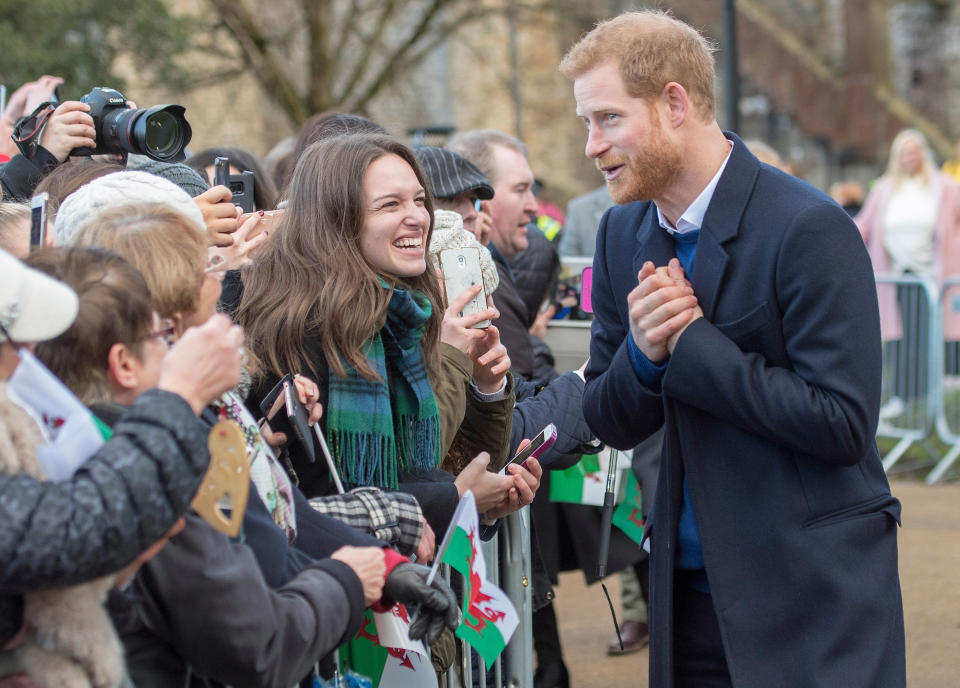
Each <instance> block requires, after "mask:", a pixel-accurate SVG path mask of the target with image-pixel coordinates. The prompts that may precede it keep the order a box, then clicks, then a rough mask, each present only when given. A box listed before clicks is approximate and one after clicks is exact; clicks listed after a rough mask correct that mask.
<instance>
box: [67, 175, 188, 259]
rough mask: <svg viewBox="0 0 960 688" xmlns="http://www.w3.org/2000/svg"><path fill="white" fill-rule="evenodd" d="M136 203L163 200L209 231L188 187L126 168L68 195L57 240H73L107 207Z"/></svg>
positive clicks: (160, 201)
mask: <svg viewBox="0 0 960 688" xmlns="http://www.w3.org/2000/svg"><path fill="white" fill-rule="evenodd" d="M132 203H163V204H164V205H166V206H168V207H170V208H172V209H173V210H176V211H177V212H179V213H180V214H182V215H184V216H185V217H187V218H188V219H189V220H191V221H192V222H194V223H195V224H196V225H197V227H199V228H200V231H201V232H204V233H205V232H206V225H205V224H204V222H203V213H201V212H200V208H199V207H198V206H197V204H196V203H194V202H193V199H192V198H190V195H189V194H188V193H187V192H186V191H184V190H183V189H181V188H180V187H179V186H177V185H176V184H174V183H173V182H171V181H168V180H166V179H164V178H163V177H158V176H156V175H153V174H149V173H147V172H137V171H134V170H124V171H123V172H113V173H111V174H108V175H105V176H103V177H100V178H99V179H94V180H93V181H92V182H89V183H88V184H84V185H83V186H81V187H80V188H79V189H77V190H76V191H74V192H73V193H72V194H70V195H69V196H67V197H66V198H65V199H64V201H63V203H61V204H60V209H59V210H58V211H57V219H56V221H55V222H54V224H53V228H54V231H56V233H57V244H59V245H60V246H66V245H68V244H70V243H71V242H72V240H73V237H74V236H75V235H76V233H77V231H79V230H80V228H81V227H84V226H85V225H87V224H88V223H89V222H90V221H92V220H94V219H95V218H96V217H97V216H98V215H100V214H101V213H102V212H104V211H105V210H109V209H111V208H117V207H120V206H124V205H130V204H132Z"/></svg>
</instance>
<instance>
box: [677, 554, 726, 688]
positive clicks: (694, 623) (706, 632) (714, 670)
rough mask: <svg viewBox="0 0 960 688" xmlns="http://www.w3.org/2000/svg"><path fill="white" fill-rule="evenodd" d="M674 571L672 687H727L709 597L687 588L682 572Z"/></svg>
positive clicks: (721, 648) (715, 620)
mask: <svg viewBox="0 0 960 688" xmlns="http://www.w3.org/2000/svg"><path fill="white" fill-rule="evenodd" d="M676 573H677V584H676V586H675V588H674V617H673V618H674V637H673V648H674V657H673V666H674V684H675V686H676V688H731V687H732V685H733V684H732V683H731V682H730V671H729V669H728V668H727V658H726V654H725V653H724V651H723V641H722V640H721V638H720V624H719V622H718V621H717V614H716V612H715V611H714V609H713V597H712V596H710V595H709V594H707V593H703V592H700V591H699V590H697V589H695V588H692V587H690V586H689V585H688V584H687V582H686V581H685V578H686V577H687V574H686V573H684V572H683V571H680V570H678V571H677V572H676Z"/></svg>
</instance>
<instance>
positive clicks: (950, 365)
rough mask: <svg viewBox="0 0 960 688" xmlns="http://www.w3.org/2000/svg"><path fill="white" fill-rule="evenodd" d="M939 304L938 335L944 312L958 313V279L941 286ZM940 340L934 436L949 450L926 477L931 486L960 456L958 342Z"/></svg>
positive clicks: (959, 307)
mask: <svg viewBox="0 0 960 688" xmlns="http://www.w3.org/2000/svg"><path fill="white" fill-rule="evenodd" d="M940 302H941V303H943V304H944V307H943V308H942V309H940V321H941V326H940V333H943V332H944V330H945V329H946V328H945V327H944V325H943V318H944V311H946V312H948V313H958V314H960V277H951V278H949V279H947V280H946V281H945V282H944V283H943V286H942V287H941V289H940ZM958 317H960V315H958ZM940 339H941V340H942V341H943V347H942V349H941V351H940V353H941V360H942V361H943V365H942V366H941V369H940V374H939V375H938V377H937V381H938V382H939V385H940V389H939V394H938V397H939V399H940V405H939V407H938V413H937V436H938V437H939V438H940V440H941V441H942V442H943V443H944V444H949V445H951V447H950V449H949V451H947V453H946V454H945V455H944V456H943V458H941V459H940V461H938V462H937V465H936V466H934V467H933V470H932V471H930V474H929V475H928V476H927V478H926V482H927V485H933V484H934V483H935V482H937V481H938V480H940V479H941V478H943V476H944V475H945V474H946V472H947V469H949V468H950V466H952V465H953V463H954V462H955V461H956V460H957V457H958V456H960V342H957V341H951V340H948V339H947V338H946V336H945V335H943V334H941V336H940Z"/></svg>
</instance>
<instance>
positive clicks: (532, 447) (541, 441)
mask: <svg viewBox="0 0 960 688" xmlns="http://www.w3.org/2000/svg"><path fill="white" fill-rule="evenodd" d="M556 441H557V426H556V425H554V424H553V423H550V424H549V425H548V426H547V427H545V428H544V429H543V430H541V431H540V434H539V435H537V436H536V437H534V438H533V440H532V441H531V442H530V444H528V445H527V446H526V447H524V448H523V449H521V450H520V451H518V452H517V453H516V455H515V456H514V457H513V458H512V459H510V461H509V462H507V465H506V466H504V467H503V470H501V473H506V470H507V466H509V465H510V464H511V463H518V464H520V465H521V466H522V465H523V464H524V462H525V461H526V460H527V459H539V458H540V457H541V456H543V455H544V454H545V453H546V451H547V450H548V449H549V448H550V447H552V446H553V443H554V442H556Z"/></svg>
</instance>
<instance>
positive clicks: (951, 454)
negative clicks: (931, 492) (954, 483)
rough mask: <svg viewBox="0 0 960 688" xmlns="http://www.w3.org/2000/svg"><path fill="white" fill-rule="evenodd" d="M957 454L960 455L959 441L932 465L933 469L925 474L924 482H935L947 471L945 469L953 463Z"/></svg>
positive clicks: (930, 483) (931, 483)
mask: <svg viewBox="0 0 960 688" xmlns="http://www.w3.org/2000/svg"><path fill="white" fill-rule="evenodd" d="M958 456H960V443H957V444H955V445H953V446H952V447H950V451H948V452H947V453H946V454H945V455H944V457H943V458H942V459H940V461H939V462H937V465H936V466H934V467H933V470H932V471H930V474H929V475H927V477H926V479H925V480H924V482H925V483H927V485H933V484H934V483H935V482H937V481H938V480H940V479H941V478H943V475H944V474H945V473H946V472H947V469H949V468H950V466H952V465H953V463H954V462H955V461H956V460H957V457H958Z"/></svg>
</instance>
